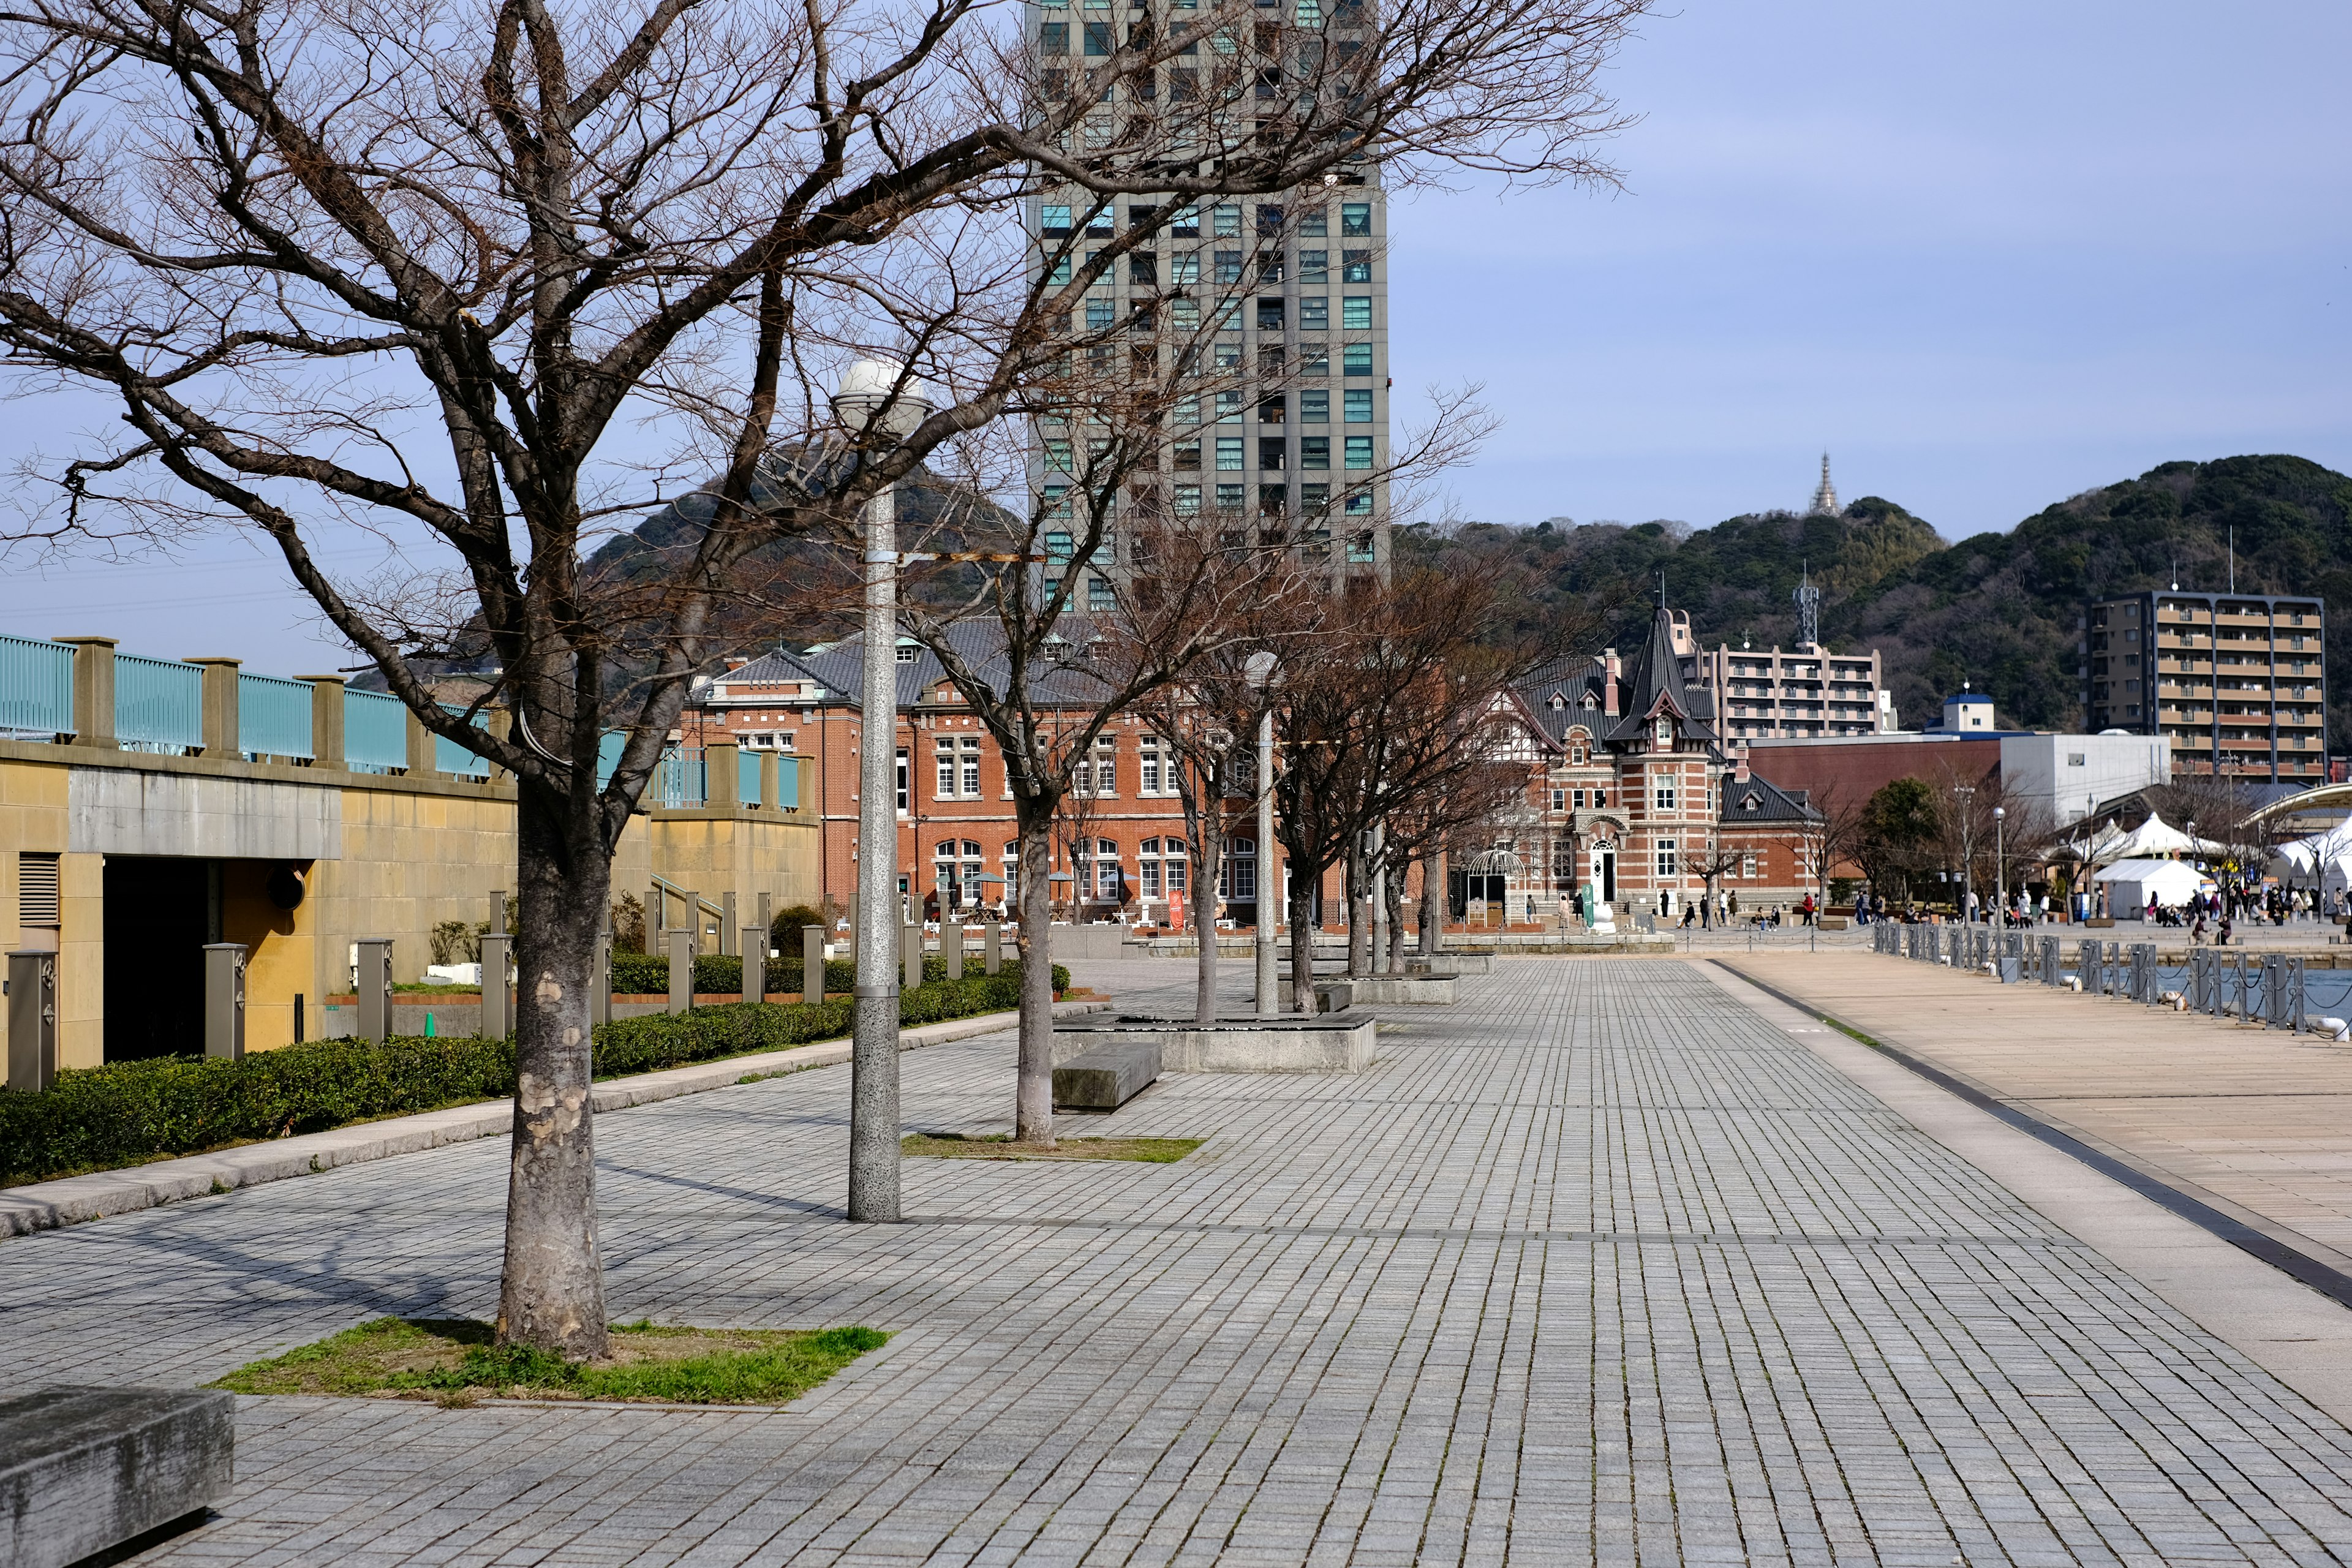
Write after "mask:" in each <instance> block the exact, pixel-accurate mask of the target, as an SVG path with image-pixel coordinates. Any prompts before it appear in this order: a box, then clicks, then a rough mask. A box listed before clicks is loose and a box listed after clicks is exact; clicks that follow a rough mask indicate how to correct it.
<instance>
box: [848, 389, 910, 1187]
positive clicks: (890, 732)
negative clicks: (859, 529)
mask: <svg viewBox="0 0 2352 1568" xmlns="http://www.w3.org/2000/svg"><path fill="white" fill-rule="evenodd" d="M833 412H834V416H835V418H836V419H838V420H839V421H840V422H841V424H842V426H843V427H844V428H845V429H846V430H847V431H848V433H849V436H850V437H851V439H853V440H858V439H863V438H865V437H867V436H869V435H874V434H878V435H882V436H886V437H895V438H901V439H903V438H904V437H907V436H908V435H910V434H912V433H913V431H914V428H915V426H918V425H919V424H921V423H922V421H923V419H924V418H925V416H928V415H929V413H930V404H929V400H928V399H927V398H926V397H924V396H923V395H922V389H921V386H920V384H919V383H916V382H914V381H912V380H911V379H909V378H908V374H907V372H906V368H905V367H904V366H903V365H898V364H893V363H890V362H889V361H887V360H878V359H862V360H859V361H858V362H857V363H855V364H853V365H851V366H850V367H849V369H848V370H847V371H846V372H845V373H844V374H843V375H842V378H841V387H840V390H839V391H837V392H835V394H834V395H833ZM891 491H892V487H890V486H887V485H885V486H884V487H883V488H882V489H879V490H877V491H876V492H875V494H874V497H873V499H872V500H868V501H867V502H866V515H865V519H864V521H865V531H866V550H865V565H866V632H865V644H866V646H865V649H864V655H865V668H864V670H863V672H862V679H861V681H860V683H859V704H860V708H861V710H862V712H861V720H862V723H861V726H860V727H861V728H862V729H863V730H864V731H865V733H864V734H863V735H862V736H861V737H860V740H861V744H862V750H861V751H860V752H858V758H857V788H858V801H857V984H856V990H855V991H854V992H852V994H851V995H852V1001H851V1004H850V1006H851V1024H850V1047H849V1217H850V1218H851V1219H853V1220H860V1221H870V1222H876V1223H880V1224H893V1223H896V1221H897V1220H898V923H899V910H898V810H897V804H898V776H897V774H898V768H897V764H898V515H897V510H896V505H895V499H894V497H893V495H892V493H891ZM909 761H910V762H911V761H912V759H911V758H910V759H909ZM910 777H911V775H910Z"/></svg>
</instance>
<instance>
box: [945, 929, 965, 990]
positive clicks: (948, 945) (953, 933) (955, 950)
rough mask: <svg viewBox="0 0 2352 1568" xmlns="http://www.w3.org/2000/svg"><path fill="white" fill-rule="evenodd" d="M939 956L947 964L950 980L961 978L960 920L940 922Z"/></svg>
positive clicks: (961, 938) (961, 932)
mask: <svg viewBox="0 0 2352 1568" xmlns="http://www.w3.org/2000/svg"><path fill="white" fill-rule="evenodd" d="M940 959H941V960H942V961H944V962H945V963H946V964H947V966H948V978H949V979H950V980H961V979H962V978H963V922H962V921H940Z"/></svg>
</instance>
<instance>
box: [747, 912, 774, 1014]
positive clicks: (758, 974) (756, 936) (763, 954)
mask: <svg viewBox="0 0 2352 1568" xmlns="http://www.w3.org/2000/svg"><path fill="white" fill-rule="evenodd" d="M767 999H768V928H767V927H765V926H745V927H744V928H743V1000H744V1001H746V1002H765V1001H766V1000H767Z"/></svg>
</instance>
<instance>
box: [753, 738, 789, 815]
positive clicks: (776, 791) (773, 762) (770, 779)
mask: <svg viewBox="0 0 2352 1568" xmlns="http://www.w3.org/2000/svg"><path fill="white" fill-rule="evenodd" d="M787 765H789V764H787V763H782V762H780V761H779V760H778V759H777V756H776V753H775V752H761V753H760V804H761V805H762V806H765V807H766V808H767V809H768V810H770V811H781V810H782V809H783V799H784V797H783V793H782V788H781V783H780V781H781V780H782V777H783V770H784V768H785V767H786V766H787Z"/></svg>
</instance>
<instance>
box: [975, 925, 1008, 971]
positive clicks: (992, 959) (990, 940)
mask: <svg viewBox="0 0 2352 1568" xmlns="http://www.w3.org/2000/svg"><path fill="white" fill-rule="evenodd" d="M980 931H981V937H982V941H983V942H985V943H986V944H987V945H986V948H985V950H984V954H983V956H982V960H981V962H982V964H983V965H984V966H985V968H986V970H987V973H991V974H994V973H997V972H998V971H999V970H1001V969H1003V967H1004V926H1003V922H1002V921H989V922H988V923H987V924H986V925H983V926H982V927H981V928H980Z"/></svg>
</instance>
